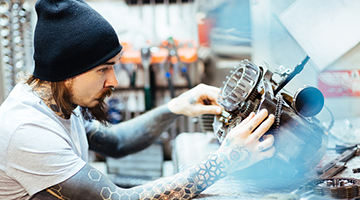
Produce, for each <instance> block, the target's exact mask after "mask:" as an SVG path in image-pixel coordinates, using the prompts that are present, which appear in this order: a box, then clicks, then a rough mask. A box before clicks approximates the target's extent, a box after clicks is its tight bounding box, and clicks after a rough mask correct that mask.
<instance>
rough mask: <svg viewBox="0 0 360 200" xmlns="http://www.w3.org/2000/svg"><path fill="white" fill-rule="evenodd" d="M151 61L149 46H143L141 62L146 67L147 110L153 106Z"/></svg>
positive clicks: (145, 90)
mask: <svg viewBox="0 0 360 200" xmlns="http://www.w3.org/2000/svg"><path fill="white" fill-rule="evenodd" d="M150 63H151V52H150V48H149V47H143V48H141V64H142V66H143V68H144V79H145V81H144V93H145V110H150V109H151V108H152V107H153V103H152V96H151V87H150Z"/></svg>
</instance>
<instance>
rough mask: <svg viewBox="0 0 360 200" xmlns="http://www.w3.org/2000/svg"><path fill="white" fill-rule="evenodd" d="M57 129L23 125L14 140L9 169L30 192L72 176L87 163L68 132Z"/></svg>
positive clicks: (9, 173) (10, 145) (34, 192)
mask: <svg viewBox="0 0 360 200" xmlns="http://www.w3.org/2000/svg"><path fill="white" fill-rule="evenodd" d="M53 130H54V129H53V128H51V129H50V128H46V127H40V126H39V125H33V124H26V125H22V126H20V127H19V128H18V129H17V131H16V132H15V133H14V135H13V137H12V139H11V141H10V144H9V148H8V150H7V166H6V168H7V170H6V171H7V173H8V176H10V177H12V178H14V179H15V180H16V181H18V182H19V183H20V184H21V185H22V186H23V187H24V188H25V190H26V191H27V192H28V193H29V194H30V195H34V194H36V193H37V192H39V191H42V190H44V189H46V188H48V187H51V186H53V185H56V184H59V183H61V182H63V181H65V180H67V179H69V178H70V177H72V176H73V175H75V174H76V173H77V172H78V171H79V170H80V169H81V168H82V167H84V165H85V161H83V160H82V159H81V158H80V157H79V156H78V155H76V154H75V152H74V150H73V149H72V148H73V147H72V145H71V142H70V138H68V137H67V135H66V132H65V131H64V130H62V131H63V132H65V133H62V132H61V131H59V132H55V131H53ZM60 130H61V129H60Z"/></svg>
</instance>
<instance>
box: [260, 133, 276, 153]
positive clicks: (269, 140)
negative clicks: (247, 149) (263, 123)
mask: <svg viewBox="0 0 360 200" xmlns="http://www.w3.org/2000/svg"><path fill="white" fill-rule="evenodd" d="M263 138H264V140H263V141H262V142H260V143H259V146H258V149H259V150H260V151H265V150H267V149H269V148H270V147H272V146H273V145H274V136H273V135H271V134H269V135H264V136H263Z"/></svg>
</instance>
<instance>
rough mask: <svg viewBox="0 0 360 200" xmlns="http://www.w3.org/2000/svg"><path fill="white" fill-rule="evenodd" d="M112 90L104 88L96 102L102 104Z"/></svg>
mask: <svg viewBox="0 0 360 200" xmlns="http://www.w3.org/2000/svg"><path fill="white" fill-rule="evenodd" d="M112 91H113V88H106V89H105V90H104V91H103V92H101V94H100V96H99V98H97V99H96V100H98V101H100V102H102V101H104V99H105V98H106V97H109V96H110V95H111V94H112Z"/></svg>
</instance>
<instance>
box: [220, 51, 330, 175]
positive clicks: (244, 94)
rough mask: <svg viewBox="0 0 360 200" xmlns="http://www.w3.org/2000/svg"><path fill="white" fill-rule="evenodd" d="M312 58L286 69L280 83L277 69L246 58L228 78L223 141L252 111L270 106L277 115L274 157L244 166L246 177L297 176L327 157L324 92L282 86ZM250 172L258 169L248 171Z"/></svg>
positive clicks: (224, 94)
mask: <svg viewBox="0 0 360 200" xmlns="http://www.w3.org/2000/svg"><path fill="white" fill-rule="evenodd" d="M308 60H309V57H306V58H305V59H304V60H303V61H302V62H301V63H299V64H298V65H297V66H296V67H295V69H294V70H293V71H292V70H288V69H287V70H285V71H284V72H283V73H281V74H280V76H281V78H282V79H281V81H279V82H276V81H275V80H274V79H273V75H274V73H273V72H272V71H271V70H269V69H266V68H264V67H262V66H256V65H255V64H253V63H251V62H250V61H248V60H243V61H241V62H240V63H239V65H238V66H236V67H235V68H234V71H231V72H230V73H231V75H230V76H228V77H227V80H226V81H224V86H223V88H222V92H221V96H222V99H220V100H219V104H220V105H221V106H222V107H223V108H224V110H223V112H222V114H221V115H217V116H215V117H214V122H213V129H214V132H215V135H216V136H217V138H218V140H219V142H220V143H221V142H222V141H223V140H224V139H225V138H226V135H227V134H228V133H229V132H230V131H231V129H232V128H233V127H235V126H236V125H238V124H239V123H240V122H241V121H242V120H243V119H244V118H246V117H247V116H248V115H249V114H250V113H251V112H255V113H257V112H258V111H260V110H262V109H264V108H265V109H267V110H268V112H269V114H274V115H275V122H274V124H273V126H272V127H271V128H270V130H269V131H268V132H267V133H266V134H273V135H274V137H275V142H274V146H275V149H276V152H275V155H274V157H273V158H271V159H267V160H263V161H261V162H259V163H257V164H255V165H253V166H251V167H250V169H245V170H241V172H240V173H241V174H242V176H244V175H245V176H249V175H250V174H252V175H250V176H259V177H294V176H297V175H300V174H304V173H306V172H308V171H309V170H310V169H312V168H313V167H315V165H316V164H317V163H318V162H319V161H320V159H321V158H322V156H323V155H324V153H325V150H326V147H327V139H328V138H327V135H326V134H325V128H324V127H322V126H321V125H320V122H319V120H317V119H316V118H315V117H314V116H315V115H316V114H318V113H319V112H320V111H321V109H322V107H323V105H324V97H323V95H322V93H321V92H320V91H319V90H318V89H317V88H315V87H311V86H305V87H303V88H300V89H299V91H298V92H297V93H296V95H291V94H290V93H289V92H287V91H285V90H283V89H282V88H283V87H284V86H285V85H286V84H287V83H288V82H289V81H290V80H291V79H292V78H293V77H294V76H295V75H296V74H298V73H300V71H301V70H302V68H303V67H304V65H305V64H306V63H307V61H308ZM275 73H277V72H275ZM249 170H253V171H255V173H248V171H249Z"/></svg>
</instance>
